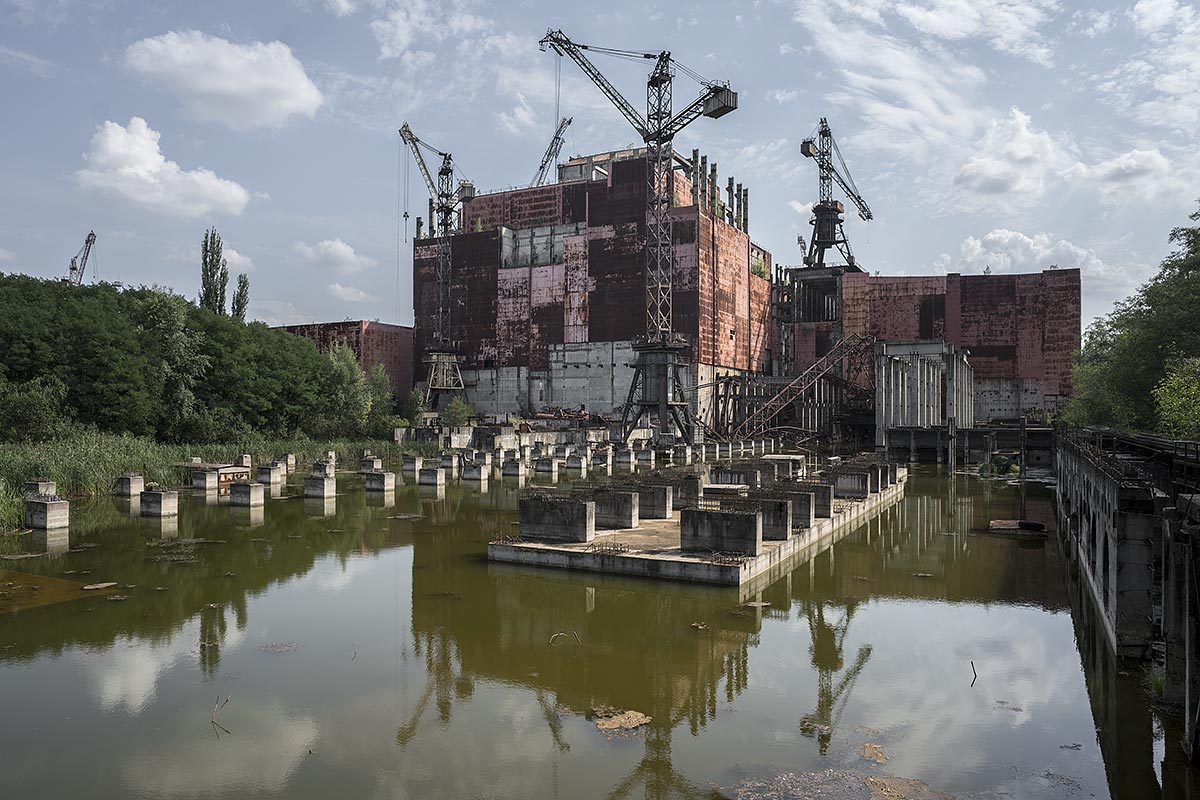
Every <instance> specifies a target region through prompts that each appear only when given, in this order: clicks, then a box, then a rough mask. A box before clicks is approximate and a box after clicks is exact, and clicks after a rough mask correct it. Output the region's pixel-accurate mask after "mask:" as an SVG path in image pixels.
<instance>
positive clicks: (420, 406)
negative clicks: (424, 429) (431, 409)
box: [400, 389, 425, 427]
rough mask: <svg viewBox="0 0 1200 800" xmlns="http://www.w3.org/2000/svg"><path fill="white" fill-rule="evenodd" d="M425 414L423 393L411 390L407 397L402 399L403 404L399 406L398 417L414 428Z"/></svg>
mask: <svg viewBox="0 0 1200 800" xmlns="http://www.w3.org/2000/svg"><path fill="white" fill-rule="evenodd" d="M424 414H425V393H424V392H422V391H421V390H420V389H413V390H412V391H411V392H409V393H408V397H406V398H404V402H403V403H401V404H400V416H402V417H404V418H405V419H407V420H408V424H409V425H412V426H413V427H416V426H417V425H418V424H419V423H420V422H421V417H422V416H423V415H424Z"/></svg>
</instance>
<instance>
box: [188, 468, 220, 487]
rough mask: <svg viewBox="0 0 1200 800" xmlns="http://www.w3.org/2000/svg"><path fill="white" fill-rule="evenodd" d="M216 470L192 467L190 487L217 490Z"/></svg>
mask: <svg viewBox="0 0 1200 800" xmlns="http://www.w3.org/2000/svg"><path fill="white" fill-rule="evenodd" d="M217 481H218V478H217V471H216V470H213V469H194V470H192V488H193V489H203V490H204V491H206V492H208V491H213V492H215V491H216V490H217Z"/></svg>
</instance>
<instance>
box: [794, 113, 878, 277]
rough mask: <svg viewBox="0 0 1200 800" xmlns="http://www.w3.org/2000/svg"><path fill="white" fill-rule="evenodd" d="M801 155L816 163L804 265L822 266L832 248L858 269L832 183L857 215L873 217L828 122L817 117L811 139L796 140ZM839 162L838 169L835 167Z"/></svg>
mask: <svg viewBox="0 0 1200 800" xmlns="http://www.w3.org/2000/svg"><path fill="white" fill-rule="evenodd" d="M800 153H801V155H803V156H805V157H807V158H811V159H813V160H814V161H816V162H817V188H818V194H817V202H816V204H814V205H813V209H812V214H813V215H812V226H813V233H812V238H811V240H810V241H809V244H808V255H806V256H805V258H804V263H805V265H806V266H810V267H823V266H825V256H826V252H827V251H828V250H830V249H831V248H836V249H837V250H838V252H840V253H841V254H842V258H844V259H845V261H846V266H848V267H850V268H852V269H854V270H856V271H861V270H860V269H859V267H858V265H857V264H856V263H855V260H854V251H853V250H851V249H850V241H849V240H848V239H847V238H846V231H845V230H844V228H843V226H842V214H843V213H845V210H846V207H845V206H844V205H842V203H841V201H840V200H835V199H833V184H834V183H837V185H838V187H840V188H841V190H842V191H843V192H844V193H845V195H846V197H848V198H850V201H851V202H852V203H854V205H855V207H856V208H857V209H858V216H859V217H860V218H862V219H863V220H870V219H873V218H874V216H873V215H872V214H871V208H870V206H868V205H867V201H866V200H864V199H863V197H862V195H861V194H860V193H859V191H858V187H857V186H855V185H854V179H853V178H851V177H850V170H849V168H848V167H847V166H846V161H845V159H843V158H842V153H841V151H840V150H839V149H838V146H837V142H835V141H834V139H833V132H832V131H831V130H830V128H829V121H828V120H827V119H826V118H825V117H821V122H820V124H819V125H818V128H817V137H816V138H815V139H811V138H810V139H805V140H804V141H803V142H801V143H800ZM839 165H840V169H839Z"/></svg>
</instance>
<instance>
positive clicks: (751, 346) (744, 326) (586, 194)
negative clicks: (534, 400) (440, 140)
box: [413, 155, 772, 370]
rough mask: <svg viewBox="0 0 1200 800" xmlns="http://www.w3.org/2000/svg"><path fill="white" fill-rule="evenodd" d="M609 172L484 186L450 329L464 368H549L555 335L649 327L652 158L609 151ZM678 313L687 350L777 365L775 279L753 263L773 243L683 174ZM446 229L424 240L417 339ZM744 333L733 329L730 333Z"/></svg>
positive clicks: (423, 336) (621, 334)
mask: <svg viewBox="0 0 1200 800" xmlns="http://www.w3.org/2000/svg"><path fill="white" fill-rule="evenodd" d="M606 163H607V166H608V175H607V176H606V177H605V178H603V179H598V180H578V181H573V182H565V183H557V184H553V185H550V186H542V187H537V188H531V189H518V190H513V191H508V192H500V193H496V194H490V195H479V196H476V197H475V198H473V199H471V200H469V201H467V202H466V203H465V205H464V208H463V226H462V227H463V231H464V232H463V233H461V234H458V235H456V236H455V237H454V241H453V247H452V253H453V277H452V286H451V309H450V328H451V338H452V339H453V340H454V341H455V342H456V343H457V346H458V351H459V354H460V358H461V362H462V367H463V369H465V370H486V369H496V368H504V367H528V368H529V369H530V370H546V369H548V368H549V366H550V352H551V349H552V348H553V347H554V346H555V345H563V344H569V343H584V342H597V343H599V342H618V341H628V340H630V339H633V338H635V337H637V336H639V335H641V334H643V333H644V332H645V327H646V321H645V307H646V288H645V277H644V275H645V255H644V253H645V232H646V224H645V209H646V196H645V195H646V168H645V167H646V162H645V160H644V159H642V158H639V157H636V155H634V156H633V157H630V158H627V159H625V160H612V161H610V162H606ZM675 198H676V203H677V206H676V208H674V209H673V211H672V215H673V220H674V237H675V255H676V263H675V271H674V294H673V298H674V299H673V319H674V328H675V330H676V332H678V333H680V334H682V335H683V336H685V337H686V339H687V341H688V343H689V345H690V354H689V357H690V358H691V360H693V361H697V362H700V363H703V364H710V365H716V366H720V367H726V368H730V369H736V370H752V369H765V368H768V367H769V365H770V361H771V356H770V347H771V345H770V338H771V335H770V330H771V327H772V326H771V325H770V324H769V322H768V316H769V299H770V287H769V284H768V282H767V281H765V280H763V279H762V278H759V277H758V276H755V275H751V274H750V273H749V268H750V263H751V253H752V251H753V253H754V257H755V259H756V261H758V262H761V263H763V264H764V265H765V269H767V270H769V269H770V263H771V256H770V253H768V252H767V251H765V250H763V249H762V248H759V247H757V246H755V245H752V244H751V242H750V239H749V237H748V236H747V235H746V234H745V233H744V232H742V231H740V230H738V229H736V228H735V227H733V226H732V225H729V224H728V223H727V222H725V221H724V220H720V219H718V220H714V219H713V218H712V216H711V215H709V214H708V213H706V212H703V211H701V210H700V209H699V207H697V206H695V205H686V204H690V203H691V183H690V181H689V180H688V179H687V177H686V176H685V175H684V174H682V173H680V172H677V173H676V186H675ZM435 245H436V240H434V239H420V240H417V241H415V242H414V250H413V283H414V286H413V297H414V304H415V319H416V331H415V341H416V349H417V352H418V353H421V352H423V350H424V347H425V346H426V343H427V342H428V341H429V340H430V339H429V337H430V335H431V333H432V330H433V329H432V324H433V319H434V315H435V312H436V293H435V286H434V266H435V262H436V247H435ZM731 332H732V333H731Z"/></svg>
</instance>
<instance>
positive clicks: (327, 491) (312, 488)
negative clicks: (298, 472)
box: [304, 475, 337, 500]
mask: <svg viewBox="0 0 1200 800" xmlns="http://www.w3.org/2000/svg"><path fill="white" fill-rule="evenodd" d="M336 495H337V479H336V478H334V477H333V476H332V475H309V476H308V477H307V478H305V479H304V496H305V497H312V498H316V499H318V500H325V499H327V498H330V497H334V496H336Z"/></svg>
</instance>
